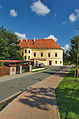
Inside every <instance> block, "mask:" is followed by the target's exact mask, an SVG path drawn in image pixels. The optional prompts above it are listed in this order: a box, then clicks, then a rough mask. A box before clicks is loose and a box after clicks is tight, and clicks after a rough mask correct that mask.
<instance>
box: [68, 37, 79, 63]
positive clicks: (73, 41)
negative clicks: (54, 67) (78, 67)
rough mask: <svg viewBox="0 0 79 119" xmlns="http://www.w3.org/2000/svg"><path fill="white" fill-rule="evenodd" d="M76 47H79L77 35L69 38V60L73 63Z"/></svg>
mask: <svg viewBox="0 0 79 119" xmlns="http://www.w3.org/2000/svg"><path fill="white" fill-rule="evenodd" d="M78 47H79V35H76V36H74V37H73V38H72V39H71V49H70V51H69V55H70V61H71V62H72V63H75V64H77V54H78Z"/></svg>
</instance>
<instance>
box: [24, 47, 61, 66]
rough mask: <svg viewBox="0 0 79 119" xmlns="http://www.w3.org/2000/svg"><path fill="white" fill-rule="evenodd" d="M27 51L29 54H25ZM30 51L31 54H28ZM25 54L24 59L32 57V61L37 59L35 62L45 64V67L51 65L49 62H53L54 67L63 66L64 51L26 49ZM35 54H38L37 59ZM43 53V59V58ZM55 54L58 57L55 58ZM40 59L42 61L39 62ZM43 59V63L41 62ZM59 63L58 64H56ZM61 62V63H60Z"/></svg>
mask: <svg viewBox="0 0 79 119" xmlns="http://www.w3.org/2000/svg"><path fill="white" fill-rule="evenodd" d="M25 49H26V50H27V53H25ZM28 50H30V53H28ZM22 51H23V53H24V57H25V56H27V59H26V60H28V56H30V59H34V60H35V59H36V60H35V61H34V62H35V63H36V61H38V62H39V63H44V64H45V65H49V61H51V62H52V65H57V66H63V50H62V49H29V48H24V49H22ZM34 53H36V57H34ZM41 53H43V57H41ZM48 53H50V57H48ZM55 53H57V57H55ZM37 59H40V60H37ZM41 59H42V61H41ZM56 61H57V64H56V63H55V62H56ZM60 62H61V63H60Z"/></svg>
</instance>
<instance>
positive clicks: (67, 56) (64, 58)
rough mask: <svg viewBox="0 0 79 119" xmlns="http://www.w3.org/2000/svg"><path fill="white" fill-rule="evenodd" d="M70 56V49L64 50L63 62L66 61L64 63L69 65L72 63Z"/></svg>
mask: <svg viewBox="0 0 79 119" xmlns="http://www.w3.org/2000/svg"><path fill="white" fill-rule="evenodd" d="M69 59H70V57H69V54H68V51H66V53H65V52H63V62H64V65H69V64H70V61H69Z"/></svg>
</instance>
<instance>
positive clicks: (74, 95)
mask: <svg viewBox="0 0 79 119" xmlns="http://www.w3.org/2000/svg"><path fill="white" fill-rule="evenodd" d="M55 93H56V99H57V105H58V108H59V112H60V117H61V119H79V82H76V81H74V68H71V70H70V71H69V73H68V75H67V76H66V77H65V78H64V79H63V81H62V82H61V83H60V84H59V86H58V87H57V88H56V90H55Z"/></svg>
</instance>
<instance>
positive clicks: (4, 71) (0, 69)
mask: <svg viewBox="0 0 79 119" xmlns="http://www.w3.org/2000/svg"><path fill="white" fill-rule="evenodd" d="M9 74H10V69H9V67H0V76H5V75H9Z"/></svg>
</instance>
